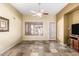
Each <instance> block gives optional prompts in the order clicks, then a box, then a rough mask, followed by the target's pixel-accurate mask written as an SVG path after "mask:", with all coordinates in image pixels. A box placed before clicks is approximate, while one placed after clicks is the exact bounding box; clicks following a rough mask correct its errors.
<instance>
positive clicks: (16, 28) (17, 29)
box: [0, 4, 22, 53]
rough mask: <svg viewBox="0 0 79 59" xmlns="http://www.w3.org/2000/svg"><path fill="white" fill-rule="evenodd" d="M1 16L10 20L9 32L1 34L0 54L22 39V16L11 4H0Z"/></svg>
mask: <svg viewBox="0 0 79 59" xmlns="http://www.w3.org/2000/svg"><path fill="white" fill-rule="evenodd" d="M0 16H2V17H5V18H7V19H9V26H10V27H9V32H0V53H3V52H4V51H6V50H7V49H9V48H11V47H12V46H14V45H15V44H17V43H18V42H19V41H20V38H21V17H22V15H21V14H20V13H18V12H17V11H16V9H14V8H13V7H12V6H10V5H9V4H0Z"/></svg>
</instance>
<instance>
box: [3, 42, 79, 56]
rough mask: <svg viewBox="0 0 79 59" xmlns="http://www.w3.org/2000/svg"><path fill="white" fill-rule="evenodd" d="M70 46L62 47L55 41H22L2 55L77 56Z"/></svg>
mask: <svg viewBox="0 0 79 59" xmlns="http://www.w3.org/2000/svg"><path fill="white" fill-rule="evenodd" d="M78 55H79V53H78V52H76V51H74V50H73V49H71V48H68V47H63V46H61V45H60V44H58V43H57V42H55V41H23V42H21V43H19V44H17V45H16V46H14V47H13V48H11V49H10V50H8V51H6V52H5V53H3V54H2V56H78Z"/></svg>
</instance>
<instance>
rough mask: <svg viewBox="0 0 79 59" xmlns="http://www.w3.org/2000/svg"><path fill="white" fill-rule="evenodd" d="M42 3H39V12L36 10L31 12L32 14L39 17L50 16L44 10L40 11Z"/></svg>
mask: <svg viewBox="0 0 79 59" xmlns="http://www.w3.org/2000/svg"><path fill="white" fill-rule="evenodd" d="M40 5H41V4H40V3H38V6H39V10H38V11H34V10H31V11H30V12H31V13H32V14H33V16H39V17H42V16H43V15H48V12H47V11H46V10H44V9H40Z"/></svg>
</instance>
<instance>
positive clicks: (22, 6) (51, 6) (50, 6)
mask: <svg viewBox="0 0 79 59" xmlns="http://www.w3.org/2000/svg"><path fill="white" fill-rule="evenodd" d="M67 4H68V3H41V4H40V9H45V10H47V11H48V12H49V14H53V15H56V14H57V13H58V12H59V11H60V10H61V9H63V8H64V7H65V6H66V5H67ZM11 5H13V6H14V7H15V8H16V9H17V10H18V11H19V12H20V13H22V14H24V15H25V14H29V13H31V12H30V11H31V10H34V11H38V10H39V5H38V3H12V4H11Z"/></svg>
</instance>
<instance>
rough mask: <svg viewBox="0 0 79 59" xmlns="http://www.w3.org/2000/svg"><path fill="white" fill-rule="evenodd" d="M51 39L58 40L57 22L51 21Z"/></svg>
mask: <svg viewBox="0 0 79 59" xmlns="http://www.w3.org/2000/svg"><path fill="white" fill-rule="evenodd" d="M49 40H56V22H49Z"/></svg>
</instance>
